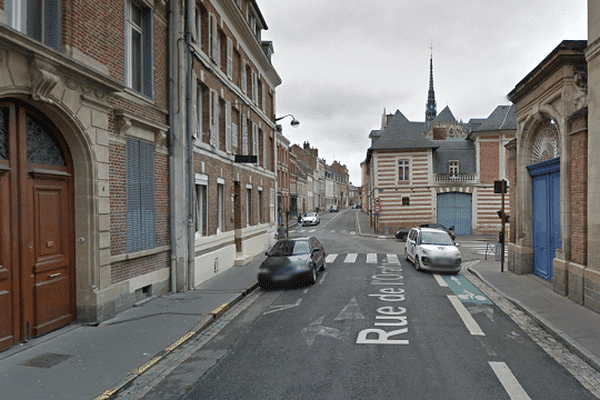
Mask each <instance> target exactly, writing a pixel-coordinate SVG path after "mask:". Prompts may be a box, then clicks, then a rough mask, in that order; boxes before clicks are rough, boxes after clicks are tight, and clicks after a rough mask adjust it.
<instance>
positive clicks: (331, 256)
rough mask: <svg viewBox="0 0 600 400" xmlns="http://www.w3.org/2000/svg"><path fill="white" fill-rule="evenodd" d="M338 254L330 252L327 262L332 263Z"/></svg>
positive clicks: (326, 258)
mask: <svg viewBox="0 0 600 400" xmlns="http://www.w3.org/2000/svg"><path fill="white" fill-rule="evenodd" d="M337 256H338V255H337V253H334V254H330V255H328V256H327V257H325V262H326V263H332V262H334V261H335V259H336V258H337Z"/></svg>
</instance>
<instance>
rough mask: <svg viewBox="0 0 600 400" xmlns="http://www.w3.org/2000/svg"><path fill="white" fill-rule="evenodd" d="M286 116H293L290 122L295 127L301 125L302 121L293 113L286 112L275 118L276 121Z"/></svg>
mask: <svg viewBox="0 0 600 400" xmlns="http://www.w3.org/2000/svg"><path fill="white" fill-rule="evenodd" d="M285 117H292V122H290V125H292V126H293V127H294V128H295V127H297V126H298V125H300V121H298V120H297V119H296V117H294V116H293V115H292V114H286V115H284V116H283V117H279V118H275V122H277V121H279V120H282V119H284V118H285Z"/></svg>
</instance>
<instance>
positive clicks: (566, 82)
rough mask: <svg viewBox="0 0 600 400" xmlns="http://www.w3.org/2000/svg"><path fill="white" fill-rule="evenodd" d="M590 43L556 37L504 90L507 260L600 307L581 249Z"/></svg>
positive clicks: (587, 216)
mask: <svg viewBox="0 0 600 400" xmlns="http://www.w3.org/2000/svg"><path fill="white" fill-rule="evenodd" d="M599 17H600V14H599V13H597V12H596V13H590V18H596V20H597V19H598V18H599ZM592 33H593V32H592V30H590V41H592V40H593V38H594V36H593V35H592ZM596 37H600V35H598V34H596ZM594 48H595V47H594V44H592V45H591V46H589V47H588V45H587V42H586V41H585V40H579V41H577V40H566V41H563V42H562V43H560V44H559V45H558V46H557V47H556V48H555V49H554V50H553V51H552V52H551V53H550V54H549V55H548V56H547V57H546V58H545V59H544V60H543V61H542V62H541V63H540V64H539V65H538V66H537V67H536V68H534V69H533V70H532V71H531V72H530V73H529V74H528V75H527V76H526V77H525V78H523V80H521V82H519V83H518V84H517V85H516V86H515V88H514V89H513V90H512V91H511V92H510V93H509V95H508V96H509V99H510V100H511V101H512V102H513V103H514V104H515V107H516V117H517V124H518V130H517V135H516V139H515V140H514V141H513V142H511V143H509V145H508V146H507V148H508V150H509V151H510V159H509V163H508V173H509V175H510V179H511V181H512V182H514V183H513V188H514V191H513V196H512V197H511V202H512V204H511V208H512V209H513V210H514V211H513V214H514V218H511V222H510V223H511V230H512V231H514V233H515V234H514V235H513V237H512V238H511V241H510V243H509V246H508V254H509V257H508V267H509V270H510V271H513V272H515V273H517V274H524V273H533V274H535V275H537V276H540V277H542V278H544V279H547V280H549V281H552V282H553V287H554V290H555V291H556V292H558V293H561V294H563V295H566V296H568V297H569V298H570V299H572V300H574V301H576V302H577V303H579V304H583V305H585V306H586V307H588V308H590V309H592V310H595V311H597V312H600V285H599V282H600V273H599V271H600V263H597V262H595V261H594V260H595V258H596V256H595V255H594V254H593V252H590V251H588V249H589V248H593V244H594V241H595V240H597V239H596V236H597V235H594V234H592V233H593V232H595V231H594V229H595V226H597V224H596V225H594V218H596V217H595V215H596V213H595V211H594V207H596V205H595V203H597V202H594V201H593V200H594V193H595V192H596V187H597V186H596V185H594V184H593V181H594V179H597V173H596V172H595V170H594V166H593V164H594V162H595V160H597V159H598V155H597V154H595V153H594V152H593V149H594V146H593V144H592V143H593V140H594V139H593V138H594V136H597V135H593V132H594V130H593V124H592V122H591V121H592V120H593V116H592V113H593V105H594V104H595V101H596V100H595V99H597V97H596V96H597V93H594V92H593V91H592V90H591V89H590V93H589V99H588V84H587V82H588V74H589V75H590V76H591V75H592V74H594V73H595V70H594V69H593V68H594V66H593V63H591V62H590V60H593V59H594V54H596V53H595V50H594ZM586 58H587V61H586ZM590 88H591V86H590ZM588 104H589V106H588ZM588 107H589V116H588ZM588 121H589V126H590V127H589V133H588Z"/></svg>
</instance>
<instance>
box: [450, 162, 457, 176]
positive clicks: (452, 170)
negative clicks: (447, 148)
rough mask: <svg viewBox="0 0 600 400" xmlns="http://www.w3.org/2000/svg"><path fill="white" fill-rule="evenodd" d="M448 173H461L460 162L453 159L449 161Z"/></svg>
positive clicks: (453, 174)
mask: <svg viewBox="0 0 600 400" xmlns="http://www.w3.org/2000/svg"><path fill="white" fill-rule="evenodd" d="M448 173H449V174H450V175H451V176H457V175H458V174H459V163H458V161H457V160H452V161H450V162H449V163H448Z"/></svg>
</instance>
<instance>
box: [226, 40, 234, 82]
mask: <svg viewBox="0 0 600 400" xmlns="http://www.w3.org/2000/svg"><path fill="white" fill-rule="evenodd" d="M227 76H228V77H229V79H231V77H232V76H233V41H232V40H231V39H230V38H227Z"/></svg>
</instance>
